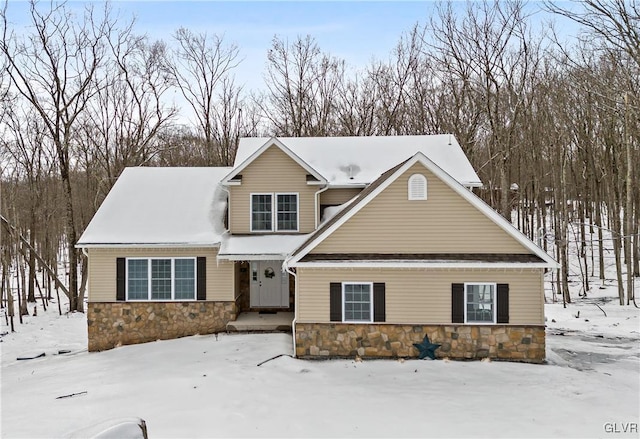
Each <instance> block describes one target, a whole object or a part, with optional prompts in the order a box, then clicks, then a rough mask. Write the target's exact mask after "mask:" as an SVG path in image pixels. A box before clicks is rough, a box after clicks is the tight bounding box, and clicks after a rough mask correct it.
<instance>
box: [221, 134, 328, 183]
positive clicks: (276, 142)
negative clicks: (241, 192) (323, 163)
mask: <svg viewBox="0 0 640 439" xmlns="http://www.w3.org/2000/svg"><path fill="white" fill-rule="evenodd" d="M272 146H276V147H278V148H280V149H281V150H282V152H284V153H285V154H287V155H288V156H289V157H291V159H293V161H295V162H296V163H297V164H298V165H300V166H301V167H302V168H304V170H305V171H307V172H308V173H309V174H311V175H313V176H314V177H315V178H316V179H317V180H319V182H320V183H318V184H326V183H327V179H326V178H324V177H323V176H322V175H320V173H319V172H318V171H316V170H315V169H313V168H312V167H311V166H309V164H308V163H307V162H305V161H304V160H302V159H301V158H300V157H298V156H297V155H296V154H295V153H294V152H293V151H291V150H290V149H289V148H287V147H286V146H285V145H284V143H282V141H280V140H279V139H278V138H277V137H271V138H270V139H269V140H267V141H266V142H265V143H264V144H263V145H262V146H261V147H260V148H258V149H257V150H256V151H255V152H254V153H253V154H251V155H250V156H249V157H247V158H246V159H245V161H243V162H242V163H241V164H239V165H238V166H237V167H235V168H233V170H232V171H231V172H230V173H229V174H227V175H226V176H225V177H224V178H223V179H222V180H220V183H221V184H223V185H228V184H231V185H234V184H235V185H238V184H241V183H239V182H231V181H230V180H232V179H233V178H234V177H235V176H236V175H238V174H240V173H241V172H242V170H244V168H246V167H247V166H249V165H250V164H251V163H252V162H253V161H254V160H255V159H257V158H258V157H259V156H260V155H261V154H262V153H263V152H264V151H266V150H267V149H269V148H270V147H272Z"/></svg>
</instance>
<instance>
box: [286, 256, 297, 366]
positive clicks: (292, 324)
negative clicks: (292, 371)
mask: <svg viewBox="0 0 640 439" xmlns="http://www.w3.org/2000/svg"><path fill="white" fill-rule="evenodd" d="M283 265H284V266H285V271H286V272H287V273H289V274H290V275H292V276H293V279H294V292H293V306H294V308H295V309H294V310H293V320H292V321H291V335H292V337H293V358H296V320H297V319H298V275H297V274H296V272H295V271H292V270H291V268H289V266H288V265H287V261H284V264H283Z"/></svg>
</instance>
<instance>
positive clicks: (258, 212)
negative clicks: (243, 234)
mask: <svg viewBox="0 0 640 439" xmlns="http://www.w3.org/2000/svg"><path fill="white" fill-rule="evenodd" d="M274 211H275V212H276V219H275V221H273V212H274ZM251 231H252V232H271V231H277V232H285V231H287V232H296V231H298V194H251Z"/></svg>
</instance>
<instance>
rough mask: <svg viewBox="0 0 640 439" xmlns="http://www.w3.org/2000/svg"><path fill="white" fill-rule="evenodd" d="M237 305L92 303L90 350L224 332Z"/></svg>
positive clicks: (218, 303)
mask: <svg viewBox="0 0 640 439" xmlns="http://www.w3.org/2000/svg"><path fill="white" fill-rule="evenodd" d="M237 314H238V311H237V306H236V304H235V302H147V303H144V302H109V303H106V302H89V303H88V304H87V325H88V328H89V351H102V350H105V349H111V348H114V347H117V346H121V345H127V344H136V343H145V342H148V341H154V340H168V339H173V338H178V337H185V336H188V335H196V334H212V333H216V332H220V331H224V330H225V328H226V325H227V323H228V322H230V321H233V320H235V319H236V316H237Z"/></svg>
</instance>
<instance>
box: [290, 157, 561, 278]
mask: <svg viewBox="0 0 640 439" xmlns="http://www.w3.org/2000/svg"><path fill="white" fill-rule="evenodd" d="M417 162H420V163H421V164H422V165H423V166H425V167H426V168H427V169H428V170H430V171H431V172H433V173H434V174H435V175H436V176H437V177H438V178H440V180H442V181H443V182H444V183H445V184H446V185H448V186H449V187H450V188H451V189H453V190H454V191H455V192H456V193H458V194H459V195H461V196H462V197H463V198H464V199H465V200H467V201H468V202H469V203H471V204H472V205H473V206H474V207H476V208H477V209H478V210H480V212H482V213H484V214H485V215H486V216H487V217H488V218H489V219H490V220H491V221H493V222H494V223H495V224H496V225H497V226H499V227H500V228H502V229H503V230H504V231H505V232H507V234H509V235H511V237H513V238H514V239H516V240H517V241H518V242H519V243H520V244H522V245H523V246H524V247H525V248H526V249H528V250H530V251H531V252H532V253H534V254H535V255H536V256H538V257H540V259H542V260H543V261H545V262H544V263H543V266H544V268H552V269H558V268H560V264H558V262H556V261H555V260H554V259H553V258H552V257H551V256H549V255H548V254H547V252H545V251H544V250H543V249H541V248H540V247H538V246H537V245H536V244H535V243H533V242H532V241H531V240H530V239H529V238H527V237H526V236H525V235H524V234H523V233H522V232H520V230H518V229H517V228H515V226H514V225H513V224H511V223H510V222H509V221H507V220H506V219H505V218H503V217H502V215H500V214H498V212H496V211H495V210H493V208H492V207H491V206H489V205H488V204H487V203H485V202H484V201H483V200H482V199H480V198H479V197H477V196H476V195H474V194H473V193H472V192H471V191H469V190H467V188H466V187H464V186H463V185H462V184H461V183H459V182H458V181H457V180H456V179H455V178H453V177H452V176H451V175H449V174H448V173H447V172H446V171H444V170H443V169H442V168H441V167H439V166H438V165H436V164H435V163H434V162H433V161H431V160H430V159H429V158H428V157H427V156H426V155H424V154H423V153H422V152H417V153H416V154H414V155H413V157H411V158H410V159H409V160H407V161H405V163H404V164H402V166H400V167H399V168H398V169H397V170H396V171H395V172H393V174H392V175H390V176H388V177H387V178H386V179H385V180H384V181H383V182H382V183H381V184H380V185H379V186H378V187H376V188H375V189H374V190H373V191H372V192H371V193H370V194H368V195H367V196H366V197H364V198H363V199H362V200H360V201H359V202H358V203H357V204H355V205H352V206H349V207H347V212H346V214H344V215H343V216H342V217H340V219H338V220H337V221H336V222H335V223H333V224H331V226H329V227H328V228H327V229H326V230H324V231H323V232H322V233H321V234H319V235H318V236H317V237H315V239H313V240H312V241H311V242H309V243H307V244H306V245H305V244H304V243H303V246H304V247H300V248H298V249H296V250H295V251H294V252H293V253H292V254H291V256H290V257H288V258H287V259H286V260H285V266H287V267H295V266H297V265H298V263H299V262H300V259H302V258H303V257H304V256H305V255H306V254H308V253H309V252H310V251H311V250H313V249H314V248H315V247H316V246H317V245H318V244H320V243H321V242H322V241H324V240H325V238H327V237H328V236H329V235H331V234H332V233H333V232H334V231H335V230H336V229H337V228H338V227H340V226H341V225H342V224H344V223H345V222H346V221H347V220H349V219H350V218H351V217H352V216H353V215H355V214H356V213H357V212H358V211H359V210H360V209H362V208H363V207H364V206H366V205H367V204H369V202H370V201H371V200H373V199H374V198H375V197H377V196H378V194H379V193H380V192H382V191H383V190H384V189H386V188H387V187H388V186H389V185H390V184H391V183H393V182H394V181H395V180H397V179H398V177H400V175H402V174H403V173H405V172H406V171H407V170H408V169H409V168H410V167H411V166H413V165H414V164H416V163H417ZM380 178H382V176H381V177H380ZM318 230H319V229H318ZM532 265H533V264H529V263H526V264H525V263H523V264H522V265H519V266H521V267H525V266H527V267H528V266H532Z"/></svg>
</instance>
